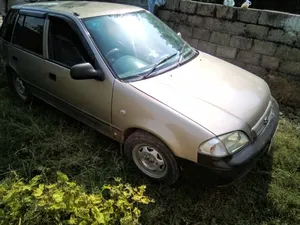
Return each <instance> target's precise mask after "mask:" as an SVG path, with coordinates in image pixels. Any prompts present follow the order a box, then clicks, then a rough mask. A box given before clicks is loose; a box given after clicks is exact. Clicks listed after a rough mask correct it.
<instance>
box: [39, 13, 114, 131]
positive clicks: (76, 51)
mask: <svg viewBox="0 0 300 225" xmlns="http://www.w3.org/2000/svg"><path fill="white" fill-rule="evenodd" d="M47 23H48V25H47V26H48V32H47V38H46V39H47V42H48V44H47V48H48V51H47V58H46V61H45V68H46V74H45V77H44V78H45V80H47V82H46V83H47V85H46V86H45V90H46V91H47V92H48V94H50V95H52V96H53V98H54V99H55V100H54V101H55V102H56V104H59V107H60V108H61V107H63V108H64V110H67V111H68V113H69V114H72V115H73V116H74V115H75V117H76V118H77V119H79V120H81V121H83V122H85V123H87V124H89V125H90V126H92V127H94V128H96V129H97V130H98V131H100V132H102V133H104V134H106V135H108V136H112V129H111V101H112V90H113V82H112V80H111V79H105V80H104V81H98V80H94V79H89V80H74V79H72V78H71V76H70V69H71V68H72V66H74V65H77V64H80V63H85V62H88V63H90V64H91V65H93V67H94V68H95V69H97V70H101V67H100V66H99V64H98V62H97V61H96V60H95V56H94V54H95V53H94V52H92V51H91V49H90V47H89V44H88V43H87V41H86V40H85V39H84V38H83V35H82V33H80V30H79V29H76V26H77V25H76V23H75V22H74V21H72V20H71V19H69V18H67V17H64V16H59V15H55V14H54V15H49V16H48V20H47Z"/></svg>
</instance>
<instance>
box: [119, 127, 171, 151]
mask: <svg viewBox="0 0 300 225" xmlns="http://www.w3.org/2000/svg"><path fill="white" fill-rule="evenodd" d="M136 131H143V132H146V133H149V134H150V135H153V136H154V137H156V138H158V139H159V140H160V141H162V142H163V143H164V144H165V145H166V146H167V147H168V148H169V149H170V151H171V152H172V153H173V154H174V156H176V154H175V152H174V150H173V149H172V147H171V146H170V144H168V143H167V142H166V141H165V140H164V139H163V138H162V137H161V135H158V134H157V133H156V132H153V131H152V130H150V129H144V128H141V127H128V128H126V129H125V130H124V131H123V144H124V143H125V142H126V140H127V139H128V138H129V137H130V135H132V134H133V133H134V132H136Z"/></svg>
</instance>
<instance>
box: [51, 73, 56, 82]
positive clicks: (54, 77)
mask: <svg viewBox="0 0 300 225" xmlns="http://www.w3.org/2000/svg"><path fill="white" fill-rule="evenodd" d="M49 78H50V79H51V80H54V81H56V75H55V74H53V73H49Z"/></svg>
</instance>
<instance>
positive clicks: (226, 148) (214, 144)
mask: <svg viewBox="0 0 300 225" xmlns="http://www.w3.org/2000/svg"><path fill="white" fill-rule="evenodd" d="M248 142H249V138H248V137H247V135H246V134H244V133H243V132H241V131H235V132H232V133H228V134H224V135H221V136H219V137H216V138H212V139H210V140H208V141H206V142H204V143H203V144H201V145H200V147H199V152H200V153H203V154H206V155H211V156H216V157H223V156H226V155H229V154H233V153H234V152H236V151H238V150H239V149H241V148H242V147H244V146H245V145H246V144H248Z"/></svg>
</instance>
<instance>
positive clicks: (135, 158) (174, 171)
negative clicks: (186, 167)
mask: <svg viewBox="0 0 300 225" xmlns="http://www.w3.org/2000/svg"><path fill="white" fill-rule="evenodd" d="M124 153H125V155H126V157H127V158H128V159H129V160H130V161H132V162H133V164H134V165H135V166H136V167H137V168H138V169H139V170H140V171H141V172H142V173H143V174H145V175H146V176H147V177H149V178H150V179H151V180H154V181H156V182H159V183H162V184H166V185H172V184H174V183H175V182H176V181H177V180H178V178H179V176H180V170H179V167H178V164H177V161H176V159H175V156H174V154H173V153H172V152H171V150H170V149H169V148H168V147H167V146H166V145H165V144H164V143H163V142H162V141H161V140H160V139H158V138H157V137H155V136H153V135H152V134H149V133H147V132H145V131H142V130H138V131H135V132H134V133H133V134H131V135H130V136H129V137H128V139H127V140H126V141H125V144H124Z"/></svg>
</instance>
